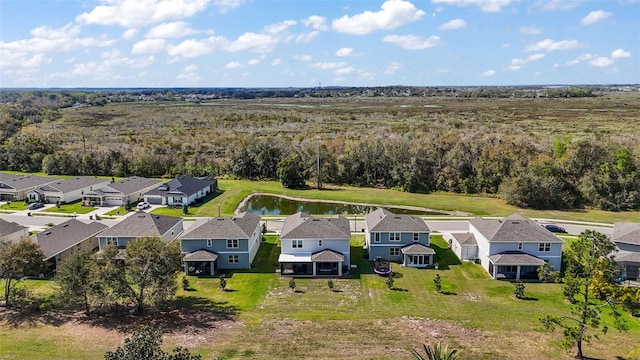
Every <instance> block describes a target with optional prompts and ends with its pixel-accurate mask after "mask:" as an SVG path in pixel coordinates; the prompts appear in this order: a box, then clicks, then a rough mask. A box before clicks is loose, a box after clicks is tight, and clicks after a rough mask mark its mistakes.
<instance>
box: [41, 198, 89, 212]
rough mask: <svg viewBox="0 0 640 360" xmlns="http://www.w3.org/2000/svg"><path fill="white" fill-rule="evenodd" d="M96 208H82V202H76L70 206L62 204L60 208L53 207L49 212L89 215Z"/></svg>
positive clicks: (69, 204)
mask: <svg viewBox="0 0 640 360" xmlns="http://www.w3.org/2000/svg"><path fill="white" fill-rule="evenodd" d="M95 209H96V208H94V207H90V206H82V201H80V200H78V201H74V202H72V203H68V204H62V205H60V207H58V206H52V207H50V208H48V209H47V210H46V211H47V212H52V213H62V214H88V213H90V212H92V211H94V210H95Z"/></svg>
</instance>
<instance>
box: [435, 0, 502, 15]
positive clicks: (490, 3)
mask: <svg viewBox="0 0 640 360" xmlns="http://www.w3.org/2000/svg"><path fill="white" fill-rule="evenodd" d="M431 2H433V3H435V4H449V5H455V6H471V5H476V6H478V7H480V10H482V11H483V12H500V11H501V10H502V7H504V6H507V5H509V4H510V3H511V0H431Z"/></svg>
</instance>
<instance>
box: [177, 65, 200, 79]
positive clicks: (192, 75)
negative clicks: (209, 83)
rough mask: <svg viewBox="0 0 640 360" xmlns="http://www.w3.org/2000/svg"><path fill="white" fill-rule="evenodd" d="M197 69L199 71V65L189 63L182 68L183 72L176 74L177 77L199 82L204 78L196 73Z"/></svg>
mask: <svg viewBox="0 0 640 360" xmlns="http://www.w3.org/2000/svg"><path fill="white" fill-rule="evenodd" d="M196 71H198V67H197V66H196V65H187V66H185V67H184V69H182V72H180V74H178V76H176V79H179V80H187V81H189V82H198V81H200V80H202V78H201V77H200V76H198V74H196Z"/></svg>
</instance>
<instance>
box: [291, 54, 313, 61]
mask: <svg viewBox="0 0 640 360" xmlns="http://www.w3.org/2000/svg"><path fill="white" fill-rule="evenodd" d="M311 59H312V57H311V55H301V54H295V55H293V60H298V61H311Z"/></svg>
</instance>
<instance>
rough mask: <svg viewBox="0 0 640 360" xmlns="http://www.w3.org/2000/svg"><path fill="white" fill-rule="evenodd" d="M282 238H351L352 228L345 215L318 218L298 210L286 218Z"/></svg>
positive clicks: (281, 233)
mask: <svg viewBox="0 0 640 360" xmlns="http://www.w3.org/2000/svg"><path fill="white" fill-rule="evenodd" d="M280 239H285V240H286V239H351V229H350V227H349V220H348V219H347V218H345V217H343V216H339V215H336V216H333V217H318V218H316V217H313V216H311V215H309V214H306V213H303V212H298V213H296V214H293V215H291V216H289V217H287V218H286V219H285V220H284V224H282V230H281V232H280Z"/></svg>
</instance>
